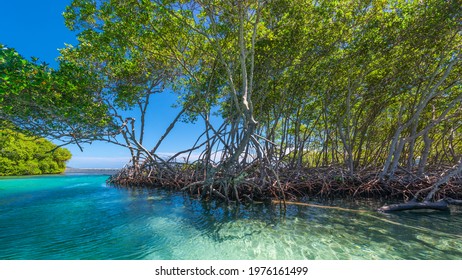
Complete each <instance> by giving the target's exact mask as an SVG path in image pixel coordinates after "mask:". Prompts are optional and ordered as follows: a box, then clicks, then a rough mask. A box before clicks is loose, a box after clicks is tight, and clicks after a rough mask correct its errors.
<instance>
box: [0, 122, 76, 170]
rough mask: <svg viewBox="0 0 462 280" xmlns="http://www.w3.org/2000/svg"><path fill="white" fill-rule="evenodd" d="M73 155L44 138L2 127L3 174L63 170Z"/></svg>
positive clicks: (0, 167) (0, 159) (0, 147)
mask: <svg viewBox="0 0 462 280" xmlns="http://www.w3.org/2000/svg"><path fill="white" fill-rule="evenodd" d="M71 156H72V155H71V153H70V152H69V150H67V149H64V148H58V147H57V146H56V145H55V144H53V143H51V142H50V141H48V140H46V139H44V138H36V137H31V136H26V135H24V134H22V133H19V132H15V131H13V130H11V129H2V130H0V176H11V175H39V174H57V173H62V172H64V170H65V168H66V162H67V161H68V160H69V159H70V158H71Z"/></svg>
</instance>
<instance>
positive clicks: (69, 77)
mask: <svg viewBox="0 0 462 280" xmlns="http://www.w3.org/2000/svg"><path fill="white" fill-rule="evenodd" d="M98 91H99V89H98V87H97V84H95V83H94V78H93V77H92V75H89V73H88V71H86V70H84V69H83V68H81V67H78V66H76V65H74V64H71V63H69V62H61V63H60V67H59V69H58V70H55V69H52V68H49V67H48V66H47V64H45V63H43V64H38V63H37V59H33V61H28V60H26V59H25V58H24V57H22V56H21V55H20V54H18V53H17V52H16V51H15V50H14V49H12V48H8V47H5V46H2V45H1V44H0V121H2V122H9V123H11V124H13V125H14V127H15V129H19V130H22V131H33V132H34V134H35V135H38V136H43V137H48V138H51V139H60V140H62V141H67V142H74V143H75V142H80V141H92V140H93V139H94V138H96V135H100V134H105V135H107V134H108V132H110V131H112V130H113V129H114V128H113V127H111V123H110V118H108V117H107V107H106V105H105V104H104V103H103V102H102V101H101V100H100V99H98V95H97V93H98Z"/></svg>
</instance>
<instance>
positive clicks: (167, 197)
mask: <svg viewBox="0 0 462 280" xmlns="http://www.w3.org/2000/svg"><path fill="white" fill-rule="evenodd" d="M106 179H107V176H99V175H59V176H40V177H16V178H4V179H0V259H197V260H200V259H326V260H336V259H462V212H461V211H460V210H458V209H454V210H455V211H452V212H451V213H433V212H432V213H430V212H420V213H399V214H392V215H384V214H380V213H376V212H374V211H373V209H374V208H375V207H377V206H378V205H377V204H376V203H375V202H370V201H369V202H367V201H363V202H359V203H358V202H357V203H353V202H351V201H350V202H348V201H332V202H329V204H330V205H337V206H341V207H347V208H351V209H361V210H366V211H362V212H356V211H342V210H338V209H327V208H317V207H306V206H296V205H289V206H288V208H287V212H286V214H285V215H282V214H281V212H280V211H279V209H278V206H277V205H272V206H267V205H263V204H258V205H254V206H251V207H222V206H220V205H215V204H214V203H203V202H200V201H198V200H194V199H190V198H189V197H187V196H185V195H183V194H178V193H169V192H166V191H161V190H140V189H118V188H112V187H108V186H106V184H105V180H106ZM310 203H316V202H310ZM324 203H326V202H324ZM369 210H370V211H369Z"/></svg>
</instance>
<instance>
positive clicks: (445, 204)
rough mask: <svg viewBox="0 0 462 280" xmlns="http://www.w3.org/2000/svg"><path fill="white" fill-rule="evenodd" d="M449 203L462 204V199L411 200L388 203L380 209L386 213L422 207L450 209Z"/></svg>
mask: <svg viewBox="0 0 462 280" xmlns="http://www.w3.org/2000/svg"><path fill="white" fill-rule="evenodd" d="M449 205H462V200H456V199H452V198H445V199H441V200H438V201H436V202H431V201H424V202H415V201H409V202H406V203H399V204H392V205H386V206H383V207H381V208H379V209H378V211H379V212H384V213H390V212H396V211H406V210H421V209H427V210H439V211H449Z"/></svg>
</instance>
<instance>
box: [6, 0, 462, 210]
mask: <svg viewBox="0 0 462 280" xmlns="http://www.w3.org/2000/svg"><path fill="white" fill-rule="evenodd" d="M63 15H64V18H65V22H66V26H67V27H68V28H69V29H70V30H72V31H73V32H75V34H77V38H78V44H77V45H75V46H73V45H67V46H66V47H65V48H63V49H61V50H60V56H59V58H58V61H59V67H56V69H53V68H50V67H49V66H48V65H47V64H43V63H42V64H41V63H39V62H38V61H37V60H36V59H31V60H28V59H25V58H24V57H23V56H21V55H20V54H19V53H18V52H16V51H15V50H14V46H0V121H1V122H4V123H8V124H11V126H12V127H14V128H15V129H16V130H18V131H27V132H30V133H32V134H33V135H35V136H37V137H45V138H47V139H49V140H59V141H61V143H64V144H63V145H65V144H76V145H82V144H83V143H92V142H94V141H105V142H108V143H112V144H114V145H119V146H123V147H125V148H126V149H128V150H129V152H130V158H131V160H130V162H128V163H127V165H126V166H125V167H124V168H123V169H121V170H120V171H119V172H118V173H117V174H116V175H114V176H112V177H111V178H110V179H109V180H108V182H109V183H110V184H114V185H117V186H143V187H164V188H172V189H175V190H181V191H185V192H188V193H190V194H191V195H193V196H197V197H200V198H202V199H204V200H211V199H214V200H220V201H224V202H226V203H234V202H237V203H252V202H255V201H268V200H273V201H276V202H278V203H281V204H284V203H288V202H291V201H298V200H299V199H300V198H302V197H305V196H318V197H353V198H356V197H374V198H387V199H393V200H395V201H397V200H400V201H403V204H398V205H391V206H385V207H383V208H381V210H382V211H393V210H403V209H419V208H430V209H439V210H447V209H448V205H450V204H462V201H461V199H462V175H461V173H462V107H461V102H462V85H461V77H462V54H461V46H462V30H461V27H462V26H461V18H462V17H461V16H462V2H461V1H460V0H419V1H417V0H415V1H407V0H346V1H330V0H329V1H328V0H222V1H218V0H185V1H183V0H129V1H127V0H124V1H122V0H73V1H72V2H71V4H70V5H69V6H68V7H67V9H66V11H65V12H64V13H63ZM171 93H173V94H174V95H175V96H176V98H177V100H176V103H175V104H173V105H174V106H176V107H177V108H180V110H179V113H178V115H177V116H175V117H174V118H172V119H171V120H170V125H169V126H168V127H167V128H166V129H165V130H162V132H161V133H160V135H161V136H160V137H159V138H158V139H150V138H147V137H145V135H146V131H147V130H159V128H158V127H157V126H156V123H155V122H147V116H148V114H151V113H152V112H153V111H155V110H158V109H159V107H158V106H159V105H158V104H156V103H155V102H154V101H153V100H154V96H155V95H162V94H171ZM179 122H188V123H192V124H193V125H196V126H197V127H198V129H201V131H200V136H199V137H198V138H197V140H196V141H195V142H194V143H191V145H190V147H189V148H187V149H184V150H181V151H176V153H174V154H172V155H168V156H166V155H164V154H161V153H159V147H161V146H162V145H163V144H164V143H165V142H166V141H169V135H170V134H171V133H172V132H173V131H175V129H176V127H177V124H178V123H179ZM0 149H2V147H0Z"/></svg>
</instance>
